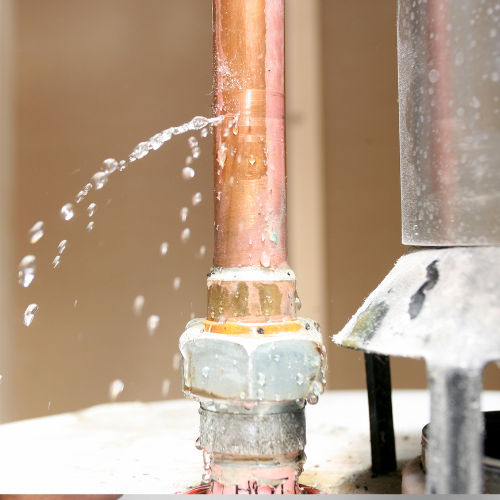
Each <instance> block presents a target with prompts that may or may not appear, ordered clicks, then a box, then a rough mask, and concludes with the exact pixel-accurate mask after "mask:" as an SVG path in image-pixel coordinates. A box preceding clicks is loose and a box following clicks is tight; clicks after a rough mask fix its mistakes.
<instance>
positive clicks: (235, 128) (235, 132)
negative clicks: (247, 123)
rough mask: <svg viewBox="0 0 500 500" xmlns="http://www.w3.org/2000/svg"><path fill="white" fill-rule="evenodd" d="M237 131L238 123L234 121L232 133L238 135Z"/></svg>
mask: <svg viewBox="0 0 500 500" xmlns="http://www.w3.org/2000/svg"><path fill="white" fill-rule="evenodd" d="M238 131H239V129H238V124H237V123H235V124H234V126H233V134H234V135H238Z"/></svg>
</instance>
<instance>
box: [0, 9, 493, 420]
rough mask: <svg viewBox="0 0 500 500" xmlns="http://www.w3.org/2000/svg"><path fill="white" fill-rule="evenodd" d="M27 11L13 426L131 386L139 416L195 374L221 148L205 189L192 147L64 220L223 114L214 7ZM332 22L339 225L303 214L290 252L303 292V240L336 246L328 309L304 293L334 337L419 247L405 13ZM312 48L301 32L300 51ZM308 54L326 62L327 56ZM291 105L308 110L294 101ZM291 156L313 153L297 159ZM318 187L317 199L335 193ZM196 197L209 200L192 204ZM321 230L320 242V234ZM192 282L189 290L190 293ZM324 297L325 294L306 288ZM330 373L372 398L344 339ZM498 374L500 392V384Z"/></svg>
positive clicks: (23, 17) (326, 122)
mask: <svg viewBox="0 0 500 500" xmlns="http://www.w3.org/2000/svg"><path fill="white" fill-rule="evenodd" d="M304 1H307V0H304ZM14 5H15V23H14V24H15V26H14V27H15V55H16V57H15V61H14V63H15V72H14V78H15V96H14V110H15V116H14V123H15V129H14V136H15V140H14V141H13V144H14V153H15V169H14V174H15V188H14V190H13V193H12V195H13V197H14V202H13V204H12V221H11V222H12V227H13V228H14V230H13V231H12V234H9V235H4V236H5V238H11V239H12V241H13V246H14V255H15V257H14V258H13V261H12V262H11V266H10V268H11V274H10V277H9V279H10V283H9V285H7V286H11V285H12V286H13V293H12V304H13V305H12V306H11V307H10V314H6V317H5V318H4V325H8V324H9V322H12V324H13V325H14V326H13V327H12V331H10V332H9V330H8V328H4V329H3V331H2V337H3V339H2V340H3V342H2V345H8V350H9V352H8V353H7V354H5V353H3V355H4V356H3V357H4V359H6V361H5V362H4V365H3V366H2V368H1V369H0V373H1V374H2V375H3V382H2V384H1V386H0V397H1V401H2V403H3V414H2V415H1V416H0V418H1V420H2V421H4V422H5V421H9V420H16V419H21V418H29V417H36V416H42V415H47V414H53V413H60V412H64V411H71V410H76V409H79V408H83V407H87V406H90V405H95V404H99V403H105V402H107V401H109V397H108V387H109V384H110V383H111V382H112V381H113V380H115V379H121V380H123V382H124V384H125V390H124V392H123V393H122V394H121V395H120V397H119V400H122V401H125V400H131V401H134V400H142V401H149V400H158V399H161V398H163V397H165V396H164V395H163V394H162V385H163V381H164V380H165V379H168V380H170V381H171V388H170V392H169V394H168V397H169V398H170V397H171V398H179V397H181V391H180V372H179V371H178V370H174V368H173V357H174V353H176V352H177V341H178V337H179V335H180V334H181V333H182V331H183V328H184V326H185V324H186V322H187V321H188V320H189V318H190V314H191V312H194V313H195V314H196V316H197V317H199V316H202V315H203V314H204V310H205V300H206V299H205V286H206V285H205V275H206V273H207V271H208V270H209V267H210V264H211V254H212V212H211V192H212V188H211V182H212V181H211V177H212V174H211V164H210V152H211V145H210V142H209V141H210V139H206V140H205V141H204V142H201V140H200V143H201V148H202V152H203V154H202V158H201V159H200V160H199V161H198V163H197V166H196V167H195V168H196V176H195V177H194V179H192V180H190V181H184V180H183V179H182V178H181V174H180V170H181V168H182V167H183V165H184V157H185V156H186V154H187V153H188V151H189V150H188V147H187V136H182V137H181V138H177V139H176V140H175V141H172V143H171V144H168V145H165V146H164V147H163V149H162V150H160V151H158V152H156V153H151V154H150V155H149V156H148V157H146V158H145V159H144V160H142V161H141V162H138V163H136V164H133V165H131V166H130V167H129V168H128V169H127V170H125V171H124V172H122V173H118V174H114V175H113V177H112V178H111V180H110V182H109V184H108V185H106V186H105V187H104V189H103V190H102V191H99V192H97V193H94V194H93V195H92V196H89V198H88V199H87V200H86V202H85V203H83V204H80V205H78V209H79V211H78V212H77V214H76V215H75V218H74V219H73V220H71V221H68V222H65V221H62V220H61V219H60V218H59V216H58V211H59V210H60V208H61V206H62V205H63V204H65V203H67V202H71V201H73V198H74V196H75V195H76V193H77V192H78V191H79V189H80V188H81V187H82V186H83V185H84V184H85V183H86V182H87V181H88V179H89V178H90V177H91V175H92V174H93V173H94V172H95V171H96V170H98V169H99V168H100V165H101V162H102V160H103V159H105V158H108V157H115V158H117V159H122V158H125V157H126V156H127V154H128V153H129V152H130V151H131V149H132V148H133V147H134V146H135V145H136V144H137V143H138V142H139V141H141V140H145V139H147V138H149V137H150V136H151V135H153V134H154V133H156V132H158V131H160V130H162V129H164V128H166V127H168V126H172V125H178V124H181V123H183V122H184V121H187V120H189V119H190V118H192V117H193V116H195V115H198V114H204V115H208V114H210V112H211V111H210V103H211V97H210V92H211V66H212V64H211V2H210V1H209V0H204V1H201V0H147V1H144V0H142V1H141V0H106V1H105V2H104V1H102V0H72V1H68V0H44V1H43V2H42V1H40V0H16V1H15V3H14ZM318 7H319V9H320V10H319V15H317V18H316V19H317V20H318V22H319V23H320V28H321V31H318V38H317V40H318V42H319V43H318V47H319V49H320V53H319V55H318V54H316V56H317V57H318V61H319V62H318V64H319V70H318V69H316V70H315V71H316V72H317V74H318V75H319V77H320V79H321V81H319V82H315V83H312V84H311V85H312V87H313V88H317V89H320V90H318V92H319V93H320V94H321V96H322V98H323V102H322V103H321V100H320V104H318V101H317V100H313V106H316V109H320V110H321V109H322V110H323V113H321V112H319V113H316V116H312V117H308V119H311V120H313V122H312V123H313V125H314V126H315V127H317V128H316V130H318V134H321V127H322V126H323V132H322V137H321V140H319V141H318V143H319V144H321V143H322V142H323V143H324V149H323V150H322V151H321V152H320V153H321V154H319V155H317V156H318V157H319V158H321V157H324V158H325V163H324V169H322V174H321V175H322V176H323V179H324V181H321V175H318V182H319V183H320V184H319V189H322V190H323V191H322V193H323V196H324V200H325V201H324V206H325V207H326V210H324V212H323V216H324V222H323V223H321V218H319V219H318V220H319V222H318V220H315V221H311V220H302V221H301V220H300V217H299V218H297V217H295V219H294V217H291V219H294V220H295V222H293V224H294V226H293V227H292V228H291V230H290V233H291V241H292V243H293V245H294V247H293V248H291V251H290V253H291V261H292V265H295V264H294V259H295V262H297V264H298V260H299V259H302V260H301V264H298V267H299V269H300V273H298V278H299V282H298V288H299V291H301V290H302V287H301V281H300V280H301V279H302V278H301V275H303V276H304V278H305V273H306V272H307V266H306V267H304V264H303V262H304V258H307V255H308V253H307V248H308V244H309V241H308V240H307V238H301V234H302V232H304V234H305V233H306V231H305V229H308V231H309V232H310V233H311V231H312V233H314V234H316V236H315V238H317V240H316V241H320V242H321V240H323V242H324V243H320V244H322V245H324V246H323V248H322V250H321V251H319V252H315V253H314V255H320V256H321V255H324V256H325V257H323V258H324V259H326V262H323V263H318V262H317V261H316V262H315V263H314V264H315V269H316V271H315V272H316V273H321V270H322V269H323V270H324V271H323V272H324V273H326V274H325V276H324V277H323V279H324V282H325V283H327V284H328V288H327V292H326V293H323V297H324V302H323V303H320V302H321V301H320V300H319V299H318V298H317V295H315V296H314V297H312V295H311V297H312V298H311V304H312V305H310V304H308V296H307V294H305V295H304V291H301V298H302V301H303V303H304V308H305V311H306V312H307V311H308V308H309V310H310V311H312V312H311V315H312V316H314V314H315V313H314V307H317V308H319V309H317V310H318V311H319V313H318V314H319V315H321V314H323V315H324V316H327V317H326V324H328V329H327V331H326V332H325V339H327V338H328V335H331V334H333V333H335V332H336V331H338V330H339V329H340V328H342V326H343V325H344V324H345V322H346V321H347V320H348V319H349V317H350V316H351V315H352V314H353V313H354V312H355V311H356V309H357V308H358V307H359V306H360V305H361V303H362V301H363V299H364V298H365V297H366V296H367V295H368V293H369V292H370V291H371V290H372V289H373V288H374V287H375V286H376V285H377V284H378V283H379V282H380V281H381V280H382V279H383V277H384V276H385V274H386V273H387V272H388V271H389V270H390V269H391V267H392V265H393V264H394V262H395V260H396V259H397V258H398V257H399V256H400V255H401V254H402V253H403V252H404V247H403V246H402V245H401V244H400V209H399V158H398V124H397V101H396V99H397V81H396V78H397V74H396V45H395V43H396V34H395V29H396V28H395V26H396V24H395V23H396V17H395V15H396V10H395V9H396V3H395V1H393V0H384V1H377V2H370V1H367V0H334V1H332V0H323V1H319V2H318ZM296 19H297V17H296ZM298 21H299V23H300V16H299V18H298ZM296 22H297V21H296ZM316 29H318V30H319V28H318V27H317V28H316ZM299 35H300V33H299V30H298V29H296V28H294V27H293V26H288V34H287V36H288V37H293V36H299ZM294 46H295V47H297V46H299V47H300V43H299V44H297V43H295V44H294ZM307 50H313V51H314V50H317V48H316V49H315V48H314V44H313V47H312V49H311V48H310V47H309V49H307ZM321 65H322V69H321ZM306 83H307V81H306ZM309 83H310V82H309ZM309 83H307V84H309ZM289 85H291V84H289ZM296 87H297V86H296ZM321 88H322V89H323V91H321ZM294 93H295V94H297V92H295V90H294ZM298 94H299V95H300V89H299V91H298ZM321 96H320V97H321ZM287 105H288V106H289V108H290V107H291V108H292V109H297V106H295V108H294V103H293V102H292V103H290V102H287ZM301 105H302V106H303V103H299V105H298V108H300V106H301ZM291 118H292V119H293V115H292V116H291ZM295 118H296V115H295ZM288 126H289V128H292V127H293V124H292V123H291V122H290V123H289V124H288ZM299 137H300V134H299ZM313 139H314V138H313ZM297 140H300V139H297ZM313 142H314V141H313ZM304 147H305V146H304ZM292 150H294V151H295V153H293V152H292ZM297 151H298V152H297ZM290 152H292V154H295V155H297V154H302V155H303V154H304V151H303V150H302V151H301V150H300V148H297V147H296V144H294V147H293V148H289V153H290ZM306 157H307V153H306ZM299 163H300V162H299ZM292 165H297V162H295V163H293V160H291V162H290V166H291V171H290V178H291V179H292V178H295V179H300V172H299V173H297V170H293V169H294V168H295V169H296V168H297V167H293V166H292ZM306 167H307V166H304V167H303V168H306ZM318 182H317V183H316V184H314V182H312V183H311V184H310V185H308V189H310V190H312V192H314V190H315V189H316V190H317V189H318ZM323 182H324V183H323ZM196 191H200V192H202V194H203V198H204V200H203V202H202V204H201V205H199V206H198V207H192V206H191V202H190V199H191V196H192V194H193V193H194V192H196ZM294 192H295V194H294V195H293V196H292V199H291V203H292V204H293V205H294V212H295V213H296V214H297V213H299V214H300V213H306V208H308V207H305V208H304V209H303V210H301V209H300V208H297V207H300V205H299V204H300V203H306V202H307V200H304V199H303V197H301V196H300V190H297V189H295V190H294ZM297 193H298V194H297ZM91 201H92V202H95V203H96V204H97V206H98V209H97V212H96V215H95V216H94V220H95V229H94V230H93V231H92V232H91V233H87V232H86V231H85V226H86V224H87V222H88V221H89V219H88V217H87V216H86V214H85V212H84V210H83V209H84V208H85V206H86V205H87V204H88V203H90V202H91ZM315 201H317V200H315ZM321 203H323V202H321ZM321 203H320V204H319V205H318V206H320V207H321ZM81 205H84V206H81ZM183 206H188V207H189V208H190V215H189V217H188V223H187V226H188V227H190V228H191V234H192V236H191V240H190V241H189V243H188V244H187V245H182V244H181V243H180V231H181V229H182V228H183V227H184V225H183V224H182V223H181V221H180V217H179V211H180V209H181V207H183ZM302 206H304V205H302ZM38 220H43V221H44V222H45V226H46V235H45V236H44V238H43V239H42V240H41V241H40V242H39V243H37V244H36V245H34V246H33V245H30V244H29V242H28V240H27V231H28V229H29V228H30V227H31V226H32V225H33V224H34V223H35V222H37V221H38ZM315 222H316V223H317V224H319V225H318V226H317V227H316V228H310V229H309V228H306V225H312V224H314V223H315ZM318 228H319V229H318ZM62 239H67V240H68V241H69V244H68V248H67V250H66V251H65V252H64V253H63V255H62V259H61V264H60V266H59V267H58V268H57V269H53V268H52V266H51V262H52V260H53V258H54V257H55V255H56V249H57V245H58V243H59V242H60V241H61V240H62ZM163 241H167V242H169V244H170V248H169V251H168V254H167V256H165V257H161V256H160V252H159V248H160V244H161V242H163ZM301 241H302V245H303V246H302V247H300V248H298V247H297V245H300V243H301ZM200 245H206V247H207V253H206V256H205V258H204V260H199V259H196V258H195V254H196V252H197V250H198V249H199V247H200ZM27 253H34V254H36V256H37V259H38V262H39V266H38V272H37V276H36V278H35V280H34V282H33V283H32V285H31V286H30V287H29V288H28V289H22V288H21V287H20V286H17V284H15V281H16V272H17V270H16V266H17V263H18V262H19V261H20V259H21V258H22V257H23V256H24V255H26V254H27ZM304 255H305V256H306V257H304ZM301 256H302V257H301ZM315 258H319V259H321V258H322V257H315ZM303 269H306V271H303ZM177 276H179V277H181V279H182V281H181V286H180V288H179V290H177V291H174V290H173V286H172V284H173V280H174V278H175V277H177ZM14 285H15V286H14ZM310 286H314V283H312V284H308V285H307V286H306V285H304V288H307V287H310ZM139 294H142V295H144V296H145V298H146V302H145V306H144V311H143V314H142V316H141V317H139V318H136V317H135V316H134V314H133V311H132V304H133V300H134V298H135V297H136V296H137V295H139ZM75 301H77V303H76V307H75ZM31 302H36V303H38V304H39V306H40V309H39V311H38V313H37V315H36V317H35V320H34V322H33V324H32V325H31V326H30V327H29V328H27V327H25V326H24V325H23V324H22V322H21V320H22V315H23V311H24V310H25V308H26V306H27V305H28V304H30V303H31ZM150 314H157V315H159V316H160V318H161V320H160V325H159V327H158V329H157V331H156V333H155V335H154V336H153V337H150V336H149V335H148V333H147V328H146V318H147V317H148V316H149V315H150ZM307 314H309V313H307ZM329 366H330V373H329V388H359V387H363V386H364V368H363V364H362V356H361V355H360V354H359V353H357V352H353V351H348V350H345V349H341V348H336V347H334V346H333V344H332V343H331V342H329ZM393 367H394V370H393V379H394V385H395V386H397V387H420V386H423V385H424V384H425V374H424V367H423V365H422V363H419V362H415V361H413V362H409V361H407V360H395V361H394V362H393ZM491 373H492V378H494V379H498V370H496V369H495V371H492V372H491ZM49 403H50V405H49Z"/></svg>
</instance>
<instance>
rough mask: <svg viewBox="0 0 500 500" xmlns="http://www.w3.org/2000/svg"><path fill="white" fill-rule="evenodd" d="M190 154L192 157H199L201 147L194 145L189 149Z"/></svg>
mask: <svg viewBox="0 0 500 500" xmlns="http://www.w3.org/2000/svg"><path fill="white" fill-rule="evenodd" d="M191 154H192V155H193V158H199V157H200V155H201V149H200V148H199V147H198V146H196V147H195V148H193V149H192V150H191Z"/></svg>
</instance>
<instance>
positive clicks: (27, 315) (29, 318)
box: [23, 304, 38, 326]
mask: <svg viewBox="0 0 500 500" xmlns="http://www.w3.org/2000/svg"><path fill="white" fill-rule="evenodd" d="M37 311H38V305H37V304H30V305H29V306H28V307H27V308H26V311H24V319H23V323H24V324H25V325H26V326H30V325H31V323H32V322H33V318H34V317H35V314H36V312H37Z"/></svg>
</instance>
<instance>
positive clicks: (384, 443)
mask: <svg viewBox="0 0 500 500" xmlns="http://www.w3.org/2000/svg"><path fill="white" fill-rule="evenodd" d="M365 367H366V385H367V389H368V405H369V408H370V441H371V449H372V473H373V474H387V473H388V472H391V471H393V470H395V469H396V467H397V465H396V445H395V439H394V424H393V420H392V397H391V367H390V364H389V356H382V355H380V354H368V353H365Z"/></svg>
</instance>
